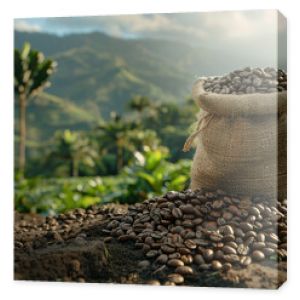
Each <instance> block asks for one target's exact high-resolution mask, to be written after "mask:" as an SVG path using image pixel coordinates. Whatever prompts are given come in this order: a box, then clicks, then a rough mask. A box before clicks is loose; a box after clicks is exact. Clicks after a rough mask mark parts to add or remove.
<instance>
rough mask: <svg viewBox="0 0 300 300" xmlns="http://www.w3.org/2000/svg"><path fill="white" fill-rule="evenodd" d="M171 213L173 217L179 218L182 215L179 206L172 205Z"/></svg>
mask: <svg viewBox="0 0 300 300" xmlns="http://www.w3.org/2000/svg"><path fill="white" fill-rule="evenodd" d="M172 215H173V217H174V218H176V219H181V218H182V216H183V213H182V211H181V210H180V209H179V208H177V207H174V208H173V209H172Z"/></svg>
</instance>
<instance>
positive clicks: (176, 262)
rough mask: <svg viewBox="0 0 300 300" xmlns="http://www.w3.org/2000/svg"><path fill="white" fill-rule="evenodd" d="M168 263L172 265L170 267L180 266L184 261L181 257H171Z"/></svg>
mask: <svg viewBox="0 0 300 300" xmlns="http://www.w3.org/2000/svg"><path fill="white" fill-rule="evenodd" d="M167 265H168V266H170V267H179V266H183V265H184V263H183V261H181V260H179V259H170V260H169V261H168V262H167Z"/></svg>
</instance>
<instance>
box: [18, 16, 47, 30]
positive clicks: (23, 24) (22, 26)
mask: <svg viewBox="0 0 300 300" xmlns="http://www.w3.org/2000/svg"><path fill="white" fill-rule="evenodd" d="M14 25H15V30H18V31H27V32H37V31H41V29H42V28H41V27H40V26H39V25H34V24H30V23H29V22H28V21H27V20H23V19H19V20H18V19H17V20H15V23H14Z"/></svg>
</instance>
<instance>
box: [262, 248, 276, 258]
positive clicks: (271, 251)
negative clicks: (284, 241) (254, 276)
mask: <svg viewBox="0 0 300 300" xmlns="http://www.w3.org/2000/svg"><path fill="white" fill-rule="evenodd" d="M261 251H262V252H263V253H264V254H265V255H266V256H270V255H272V254H274V253H275V252H276V250H275V249H272V248H263V249H261Z"/></svg>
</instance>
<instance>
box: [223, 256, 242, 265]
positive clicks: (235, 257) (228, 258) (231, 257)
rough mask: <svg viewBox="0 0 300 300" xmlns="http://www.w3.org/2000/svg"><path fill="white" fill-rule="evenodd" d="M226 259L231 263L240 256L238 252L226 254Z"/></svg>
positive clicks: (236, 260)
mask: <svg viewBox="0 0 300 300" xmlns="http://www.w3.org/2000/svg"><path fill="white" fill-rule="evenodd" d="M224 260H225V261H227V262H230V263H235V262H238V261H239V260H240V258H239V256H238V255H236V254H226V255H224Z"/></svg>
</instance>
